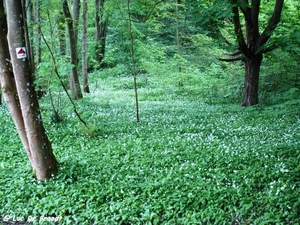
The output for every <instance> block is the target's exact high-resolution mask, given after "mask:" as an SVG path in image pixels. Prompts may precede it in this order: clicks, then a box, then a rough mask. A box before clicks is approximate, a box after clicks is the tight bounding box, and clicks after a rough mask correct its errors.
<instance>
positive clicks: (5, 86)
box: [0, 0, 31, 159]
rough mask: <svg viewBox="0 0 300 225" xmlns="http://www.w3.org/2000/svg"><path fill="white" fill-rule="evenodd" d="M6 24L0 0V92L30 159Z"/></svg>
mask: <svg viewBox="0 0 300 225" xmlns="http://www.w3.org/2000/svg"><path fill="white" fill-rule="evenodd" d="M6 35H7V22H6V17H5V12H4V7H3V0H0V83H1V90H2V92H3V98H4V101H5V102H6V105H7V107H8V110H9V113H10V115H11V117H12V119H13V121H14V124H15V126H16V128H17V132H18V134H19V137H20V139H21V142H22V144H23V146H24V148H25V151H26V153H27V155H28V157H29V159H30V158H31V157H30V151H29V146H28V141H27V137H26V132H25V126H24V121H23V116H22V112H21V108H20V102H19V98H18V95H17V89H16V84H15V80H14V77H13V72H12V68H11V67H10V64H8V60H9V59H10V56H9V49H8V43H7V38H6Z"/></svg>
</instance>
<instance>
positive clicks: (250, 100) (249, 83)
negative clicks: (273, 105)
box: [241, 54, 263, 106]
mask: <svg viewBox="0 0 300 225" xmlns="http://www.w3.org/2000/svg"><path fill="white" fill-rule="evenodd" d="M262 59H263V56H262V54H259V55H255V56H254V57H251V58H248V57H246V58H245V84H244V100H243V102H242V103H241V105H242V106H251V105H256V104H258V84H259V71H260V66H261V62H262Z"/></svg>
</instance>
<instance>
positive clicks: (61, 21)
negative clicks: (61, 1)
mask: <svg viewBox="0 0 300 225" xmlns="http://www.w3.org/2000/svg"><path fill="white" fill-rule="evenodd" d="M57 28H58V41H59V52H60V55H66V29H65V18H64V15H63V12H60V14H59V16H58V19H57Z"/></svg>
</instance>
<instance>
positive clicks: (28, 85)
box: [6, 0, 58, 180]
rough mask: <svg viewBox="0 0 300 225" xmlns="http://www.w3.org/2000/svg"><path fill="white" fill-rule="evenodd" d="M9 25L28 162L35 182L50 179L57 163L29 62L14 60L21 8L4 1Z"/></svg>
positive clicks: (21, 42)
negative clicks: (28, 150) (47, 133)
mask: <svg viewBox="0 0 300 225" xmlns="http://www.w3.org/2000/svg"><path fill="white" fill-rule="evenodd" d="M6 7H7V21H8V35H7V37H8V45H9V51H10V57H11V62H12V67H13V72H14V77H15V80H16V82H15V83H16V87H17V93H18V96H19V99H20V106H21V111H22V116H23V121H24V126H25V131H26V137H27V140H28V145H29V149H30V154H29V157H30V159H31V160H30V161H31V163H32V167H33V171H34V174H35V176H36V178H37V179H39V180H41V179H49V178H51V177H53V176H55V175H56V174H57V172H58V162H57V161H56V158H55V156H54V154H53V151H52V147H51V143H50V141H49V139H48V136H47V135H46V132H45V128H44V126H43V122H42V117H41V113H40V108H39V103H38V99H37V96H36V92H35V90H34V85H33V78H32V74H31V73H30V69H29V62H28V61H29V59H28V58H26V57H25V58H23V59H19V58H17V54H16V49H17V48H20V47H24V46H25V40H24V30H23V27H24V24H23V20H22V17H20V15H22V5H21V2H20V1H18V0H6Z"/></svg>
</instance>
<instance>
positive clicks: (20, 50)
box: [16, 47, 27, 59]
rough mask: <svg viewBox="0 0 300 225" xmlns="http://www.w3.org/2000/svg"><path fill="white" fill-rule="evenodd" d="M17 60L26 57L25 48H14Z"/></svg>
mask: <svg viewBox="0 0 300 225" xmlns="http://www.w3.org/2000/svg"><path fill="white" fill-rule="evenodd" d="M16 53H17V59H25V58H26V57H27V54H26V47H20V48H16Z"/></svg>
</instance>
